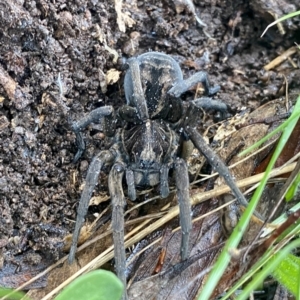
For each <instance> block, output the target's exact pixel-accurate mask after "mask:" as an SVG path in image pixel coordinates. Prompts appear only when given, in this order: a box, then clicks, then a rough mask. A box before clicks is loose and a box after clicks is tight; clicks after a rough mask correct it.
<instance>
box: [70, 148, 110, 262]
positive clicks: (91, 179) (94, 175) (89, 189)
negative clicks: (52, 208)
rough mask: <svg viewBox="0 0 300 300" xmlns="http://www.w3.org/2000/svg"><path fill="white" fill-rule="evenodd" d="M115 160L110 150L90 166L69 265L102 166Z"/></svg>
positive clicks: (94, 160)
mask: <svg viewBox="0 0 300 300" xmlns="http://www.w3.org/2000/svg"><path fill="white" fill-rule="evenodd" d="M113 159H114V157H113V155H112V153H111V152H110V151H108V150H106V151H101V152H100V153H99V154H98V155H97V156H95V157H94V159H93V160H92V162H91V164H90V166H89V169H88V173H87V176H86V180H85V181H86V182H85V186H84V189H83V192H82V194H81V198H80V201H79V205H78V209H77V217H76V224H75V229H74V233H73V238H72V245H71V249H70V253H69V263H72V262H73V261H74V258H75V253H76V249H77V243H78V238H79V234H80V230H81V227H82V225H83V223H84V218H85V216H86V214H87V211H88V207H89V202H90V199H91V196H92V193H93V190H94V188H95V186H96V184H97V182H98V177H99V174H100V171H101V169H102V166H103V165H104V164H105V163H111V162H112V161H113Z"/></svg>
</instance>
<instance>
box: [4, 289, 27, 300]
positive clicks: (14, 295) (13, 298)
mask: <svg viewBox="0 0 300 300" xmlns="http://www.w3.org/2000/svg"><path fill="white" fill-rule="evenodd" d="M5 296H9V298H8V299H9V300H20V299H23V300H29V298H28V297H27V296H25V294H24V293H23V292H19V291H14V290H12V289H5V288H0V298H2V297H5Z"/></svg>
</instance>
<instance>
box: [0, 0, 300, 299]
mask: <svg viewBox="0 0 300 300" xmlns="http://www.w3.org/2000/svg"><path fill="white" fill-rule="evenodd" d="M299 8H300V5H299V3H298V0H272V1H264V0H252V1H241V0H240V1H230V0H227V1H221V0H213V1H211V0H206V1H200V0H199V1H198V0H195V1H194V2H192V1H191V0H174V1H153V0H150V1H135V0H128V1H125V0H124V2H123V3H122V2H121V1H120V0H115V2H113V1H101V0H99V1H98V0H90V1H87V0H81V1H79V0H75V1H66V0H55V1H54V0H36V1H34V0H32V1H30V0H25V1H23V0H13V1H8V0H0V27H1V32H0V44H1V47H0V136H1V140H0V286H7V287H17V286H18V285H20V284H22V283H24V281H26V280H25V278H22V274H24V272H26V271H28V272H29V273H30V272H31V273H30V274H31V275H30V276H33V275H34V274H36V273H37V272H38V271H39V270H41V269H43V268H45V267H47V266H49V265H51V264H52V263H53V262H54V261H56V260H58V259H59V258H60V257H61V256H62V255H64V252H63V251H64V244H65V242H64V238H65V236H66V235H67V234H69V233H72V230H73V228H74V220H75V218H76V207H77V203H78V200H79V198H80V194H81V190H82V184H83V183H84V179H85V176H86V171H87V168H88V165H89V162H90V161H91V159H92V157H93V155H94V154H95V153H96V152H97V151H99V149H105V147H106V144H107V142H106V140H105V139H104V137H103V134H102V133H101V128H99V127H97V126H90V127H89V128H88V129H87V130H86V131H85V132H84V136H85V141H86V144H87V149H86V151H85V153H84V155H83V157H82V158H81V160H80V161H79V163H77V164H73V163H72V160H73V157H74V154H75V153H76V151H77V149H76V145H75V136H74V134H73V133H72V131H71V130H70V123H71V121H72V120H75V119H78V118H80V117H81V116H83V115H84V114H85V113H87V112H89V111H91V110H93V109H95V108H97V107H100V106H103V105H113V106H114V107H116V108H117V107H119V106H120V105H122V104H123V103H124V102H125V100H124V89H123V75H124V72H123V71H122V62H123V61H124V60H125V59H126V58H128V57H131V56H136V55H139V54H141V53H144V52H148V51H160V52H164V53H166V54H169V55H171V56H172V57H173V58H174V59H176V60H177V61H178V62H179V63H180V66H181V68H182V70H183V73H184V77H185V78H186V77H188V76H190V75H191V74H193V73H195V72H196V71H199V70H206V71H207V72H208V74H209V78H210V81H211V82H212V83H213V84H214V85H215V84H218V85H220V86H221V90H220V92H219V93H218V94H217V96H216V97H215V98H217V99H221V100H222V101H224V102H225V103H227V104H228V105H229V106H230V107H231V108H232V111H233V112H237V111H239V110H240V109H241V108H245V107H246V108H249V109H255V108H257V107H259V106H261V105H262V104H264V103H266V102H268V101H270V100H273V99H276V98H278V97H279V96H282V95H284V93H285V85H284V83H285V81H287V82H288V87H289V90H292V89H293V88H295V87H297V84H298V85H299V69H298V68H299V61H298V60H297V58H295V59H293V57H291V58H290V60H286V61H283V63H281V64H280V66H279V67H278V68H277V69H276V70H271V69H270V70H265V69H266V68H265V69H264V67H265V66H267V65H268V63H269V62H271V61H272V60H273V59H275V58H276V57H277V56H279V55H281V54H282V53H283V52H284V51H286V50H288V49H290V48H291V47H293V46H294V45H295V44H294V43H295V42H298V43H299V34H300V27H299V19H297V18H295V19H292V20H289V21H287V22H286V23H283V30H284V32H279V29H278V27H276V26H274V27H272V28H271V29H270V30H269V31H268V32H267V34H266V35H265V36H264V37H263V38H260V35H261V34H262V32H263V30H264V29H265V28H266V26H267V25H268V24H269V23H270V22H272V21H274V17H276V16H277V17H280V16H282V15H284V14H286V13H289V12H292V11H296V10H297V9H299ZM202 23H204V24H206V26H205V27H203V25H202ZM267 69H268V67H267ZM196 92H198V90H197V91H196V90H194V91H190V92H188V93H187V95H186V99H192V98H194V97H195V93H196ZM261 117H262V118H263V117H264V116H263V115H262V116H261ZM211 122H212V121H211ZM204 129H205V128H204ZM99 180H100V181H99V185H98V186H97V188H96V190H95V192H94V195H95V196H99V195H101V198H105V197H106V195H107V194H108V192H107V177H106V175H105V172H103V174H101V176H100V179H99ZM155 193H157V192H156V191H154V194H155ZM108 204H109V202H104V203H101V204H99V205H96V206H95V205H94V206H91V207H90V210H89V216H88V217H89V220H91V221H92V220H94V218H93V213H98V212H101V211H102V210H103V209H105V208H106V207H107V206H108ZM142 213H145V212H142ZM108 220H109V212H108V213H107V216H106V218H105V216H104V217H103V220H102V224H103V223H106V221H108ZM104 228H105V227H104ZM104 230H105V229H103V231H104ZM102 247H104V248H105V246H104V245H102ZM66 268H67V267H66ZM19 271H20V272H21V271H22V272H23V273H22V272H21V273H20V278H19V277H16V276H15V275H14V277H13V276H11V274H16V273H18V272H19ZM12 277H13V278H14V279H12ZM16 278H17V279H16ZM66 278H67V275H66ZM45 285H46V281H45V280H41V281H40V282H37V283H36V285H32V287H35V286H36V287H42V286H45ZM39 297H40V296H36V298H35V299H39ZM173 299H174V298H173Z"/></svg>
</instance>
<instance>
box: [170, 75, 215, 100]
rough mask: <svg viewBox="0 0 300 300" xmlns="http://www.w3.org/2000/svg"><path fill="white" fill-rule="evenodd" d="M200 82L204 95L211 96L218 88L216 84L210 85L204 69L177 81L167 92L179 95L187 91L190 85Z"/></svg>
mask: <svg viewBox="0 0 300 300" xmlns="http://www.w3.org/2000/svg"><path fill="white" fill-rule="evenodd" d="M199 82H201V83H202V84H203V86H204V89H205V95H208V96H212V95H214V94H216V93H217V92H218V91H219V90H220V86H219V85H216V86H213V87H211V85H210V83H209V80H208V75H207V73H206V72H205V71H200V72H197V73H195V74H194V75H192V76H191V77H189V78H188V79H185V80H182V81H178V82H177V83H176V84H175V85H174V86H173V87H172V88H171V89H170V90H169V92H168V93H169V94H171V95H173V96H175V97H180V96H181V95H182V94H183V93H185V92H186V91H188V90H189V89H190V88H191V87H193V86H194V85H196V84H197V83H199Z"/></svg>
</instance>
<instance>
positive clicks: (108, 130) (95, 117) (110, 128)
mask: <svg viewBox="0 0 300 300" xmlns="http://www.w3.org/2000/svg"><path fill="white" fill-rule="evenodd" d="M113 113H114V109H113V107H112V106H103V107H99V108H96V109H94V110H92V111H91V112H90V113H89V114H87V115H86V116H84V117H83V118H81V119H80V120H79V121H76V122H74V123H73V124H72V130H73V131H74V133H75V135H76V145H77V148H78V150H77V153H76V155H75V157H74V160H73V162H74V163H75V162H77V160H78V159H79V158H80V157H81V155H82V153H83V152H84V150H85V143H84V140H83V135H82V133H81V132H80V131H81V130H82V129H84V128H86V127H87V126H88V125H89V124H91V123H99V122H100V120H101V119H102V118H103V117H104V122H105V123H104V132H105V134H106V135H107V136H112V135H113V134H114V132H115V126H114V125H115V124H114V116H113Z"/></svg>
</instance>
